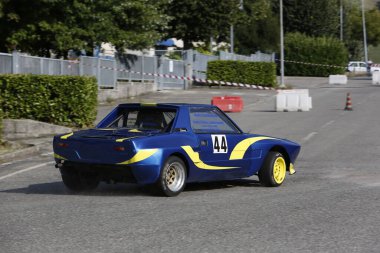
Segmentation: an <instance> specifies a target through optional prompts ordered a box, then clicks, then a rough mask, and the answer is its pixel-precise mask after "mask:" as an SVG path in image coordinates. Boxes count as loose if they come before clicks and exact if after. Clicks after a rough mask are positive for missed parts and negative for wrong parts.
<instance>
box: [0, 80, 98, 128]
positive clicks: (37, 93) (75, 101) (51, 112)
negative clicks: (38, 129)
mask: <svg viewBox="0 0 380 253" xmlns="http://www.w3.org/2000/svg"><path fill="white" fill-rule="evenodd" d="M0 96H1V97H2V98H1V102H0V103H1V108H2V109H3V113H4V117H5V118H13V119H20V118H24V119H34V120H39V121H43V122H49V123H54V124H60V125H69V126H78V127H83V126H89V125H92V124H93V122H94V120H95V118H96V106H97V84H96V79H95V78H94V77H81V76H48V75H31V74H27V75H10V74H7V75H0Z"/></svg>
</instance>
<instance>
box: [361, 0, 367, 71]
mask: <svg viewBox="0 0 380 253" xmlns="http://www.w3.org/2000/svg"><path fill="white" fill-rule="evenodd" d="M362 23H363V40H364V41H363V42H364V60H365V62H366V63H367V64H368V50H367V31H366V26H365V15H364V1H363V0H362Z"/></svg>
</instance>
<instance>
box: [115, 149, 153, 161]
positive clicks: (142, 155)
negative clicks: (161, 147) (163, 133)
mask: <svg viewBox="0 0 380 253" xmlns="http://www.w3.org/2000/svg"><path fill="white" fill-rule="evenodd" d="M157 151H158V149H157V148H155V149H142V150H139V151H138V152H137V153H136V154H135V155H134V156H133V157H132V158H131V159H129V160H127V161H125V162H121V163H118V164H131V163H137V162H140V161H142V160H145V159H147V158H149V157H151V156H152V155H154V154H155V153H156V152H157Z"/></svg>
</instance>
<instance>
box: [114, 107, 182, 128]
mask: <svg viewBox="0 0 380 253" xmlns="http://www.w3.org/2000/svg"><path fill="white" fill-rule="evenodd" d="M175 116H176V111H175V110H168V109H159V108H136V109H135V108H133V109H124V108H121V109H120V110H119V112H118V115H117V117H116V119H115V120H114V121H112V123H111V124H109V125H108V126H107V128H127V129H138V130H160V131H163V130H170V128H171V125H172V122H173V121H174V118H175Z"/></svg>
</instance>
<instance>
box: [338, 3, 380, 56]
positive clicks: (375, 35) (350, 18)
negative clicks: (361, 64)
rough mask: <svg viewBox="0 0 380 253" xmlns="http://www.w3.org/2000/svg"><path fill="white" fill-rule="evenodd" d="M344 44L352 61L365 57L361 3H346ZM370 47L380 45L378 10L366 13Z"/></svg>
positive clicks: (379, 16)
mask: <svg viewBox="0 0 380 253" xmlns="http://www.w3.org/2000/svg"><path fill="white" fill-rule="evenodd" d="M344 14H345V16H344V21H345V22H344V29H343V31H344V36H343V38H344V42H345V44H346V46H347V48H348V50H349V53H350V59H352V60H358V59H360V58H362V57H363V56H364V48H363V24H362V11H361V5H360V2H354V3H353V2H351V1H349V0H347V1H344ZM365 18H366V31H367V43H368V45H372V46H377V45H379V44H380V25H379V24H380V11H379V10H378V9H376V8H374V9H372V10H366V11H365Z"/></svg>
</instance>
